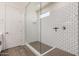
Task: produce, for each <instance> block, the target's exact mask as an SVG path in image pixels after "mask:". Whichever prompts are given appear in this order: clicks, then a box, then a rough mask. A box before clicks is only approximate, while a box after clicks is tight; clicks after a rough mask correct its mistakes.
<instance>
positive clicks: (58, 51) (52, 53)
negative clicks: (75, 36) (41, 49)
mask: <svg viewBox="0 0 79 59" xmlns="http://www.w3.org/2000/svg"><path fill="white" fill-rule="evenodd" d="M45 56H75V55H74V54H71V53H69V52H66V51H63V50H61V49H59V48H55V49H53V50H52V51H50V52H48V53H47V54H45Z"/></svg>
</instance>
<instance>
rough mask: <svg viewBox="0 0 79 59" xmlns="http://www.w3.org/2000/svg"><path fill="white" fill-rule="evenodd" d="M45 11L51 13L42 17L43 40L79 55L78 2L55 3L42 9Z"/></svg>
mask: <svg viewBox="0 0 79 59" xmlns="http://www.w3.org/2000/svg"><path fill="white" fill-rule="evenodd" d="M45 12H50V15H49V16H48V17H44V18H42V19H41V36H42V37H41V38H42V39H41V41H42V42H43V43H45V44H47V45H49V46H52V47H55V48H60V49H62V50H65V51H68V52H70V53H72V54H75V55H78V3H68V2H67V3H64V2H63V3H55V4H52V5H51V6H49V7H48V8H45V9H43V10H42V13H45ZM63 26H65V27H66V29H65V30H63ZM55 27H58V28H59V29H58V31H55V30H54V29H53V28H55Z"/></svg>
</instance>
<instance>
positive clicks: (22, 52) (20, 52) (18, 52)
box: [1, 45, 35, 56]
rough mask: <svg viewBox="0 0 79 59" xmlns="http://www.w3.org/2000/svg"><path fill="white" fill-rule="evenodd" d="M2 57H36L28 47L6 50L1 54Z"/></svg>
mask: <svg viewBox="0 0 79 59" xmlns="http://www.w3.org/2000/svg"><path fill="white" fill-rule="evenodd" d="M1 56H35V54H33V53H32V51H31V50H30V49H29V48H28V47H26V46H25V45H23V46H17V47H13V48H9V49H6V50H4V51H2V52H1Z"/></svg>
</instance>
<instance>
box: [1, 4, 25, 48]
mask: <svg viewBox="0 0 79 59" xmlns="http://www.w3.org/2000/svg"><path fill="white" fill-rule="evenodd" d="M1 4H2V3H0V11H1V12H2V11H3V12H2V13H0V14H1V15H0V21H2V20H3V23H1V24H0V32H5V31H6V32H8V34H6V37H5V38H6V39H4V40H5V48H11V47H15V46H19V45H23V44H24V10H22V9H20V8H18V7H17V6H15V3H13V4H14V5H13V4H12V5H11V4H10V3H4V4H3V6H2V5H1ZM3 8H4V9H3ZM2 25H4V26H3V28H2V27H1V26H2ZM5 25H6V26H5ZM1 29H2V30H3V31H2V30H1ZM4 35H5V34H4Z"/></svg>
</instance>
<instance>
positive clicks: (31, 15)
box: [25, 2, 40, 52]
mask: <svg viewBox="0 0 79 59" xmlns="http://www.w3.org/2000/svg"><path fill="white" fill-rule="evenodd" d="M39 9H40V3H39V2H30V3H28V5H27V7H26V19H25V20H26V21H25V22H26V23H25V24H26V27H25V28H26V33H25V35H26V36H25V38H26V42H27V43H28V44H29V45H30V46H31V47H33V48H34V49H35V50H36V51H38V52H40V18H39V14H38V13H37V10H39Z"/></svg>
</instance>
